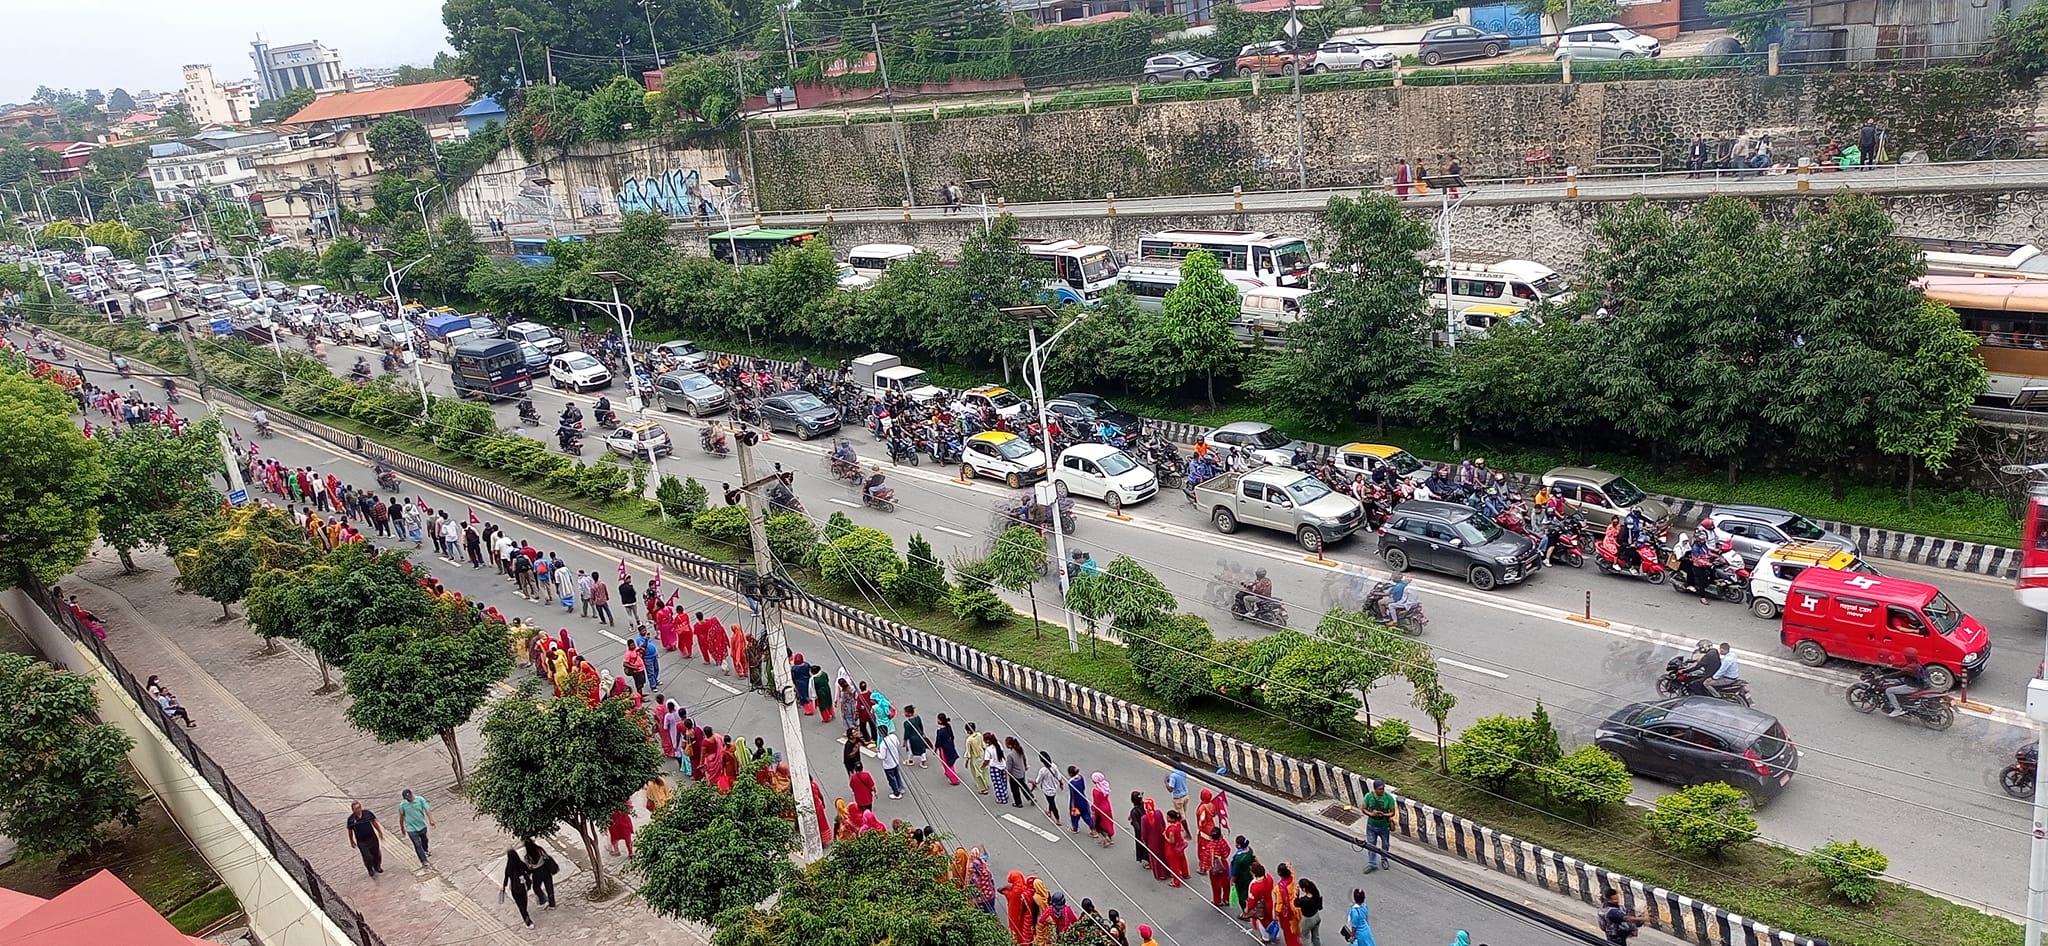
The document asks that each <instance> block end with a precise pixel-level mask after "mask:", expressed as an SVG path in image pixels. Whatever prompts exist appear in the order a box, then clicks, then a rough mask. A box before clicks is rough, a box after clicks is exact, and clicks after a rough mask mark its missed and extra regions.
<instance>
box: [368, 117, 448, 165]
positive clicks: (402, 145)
mask: <svg viewBox="0 0 2048 946" xmlns="http://www.w3.org/2000/svg"><path fill="white" fill-rule="evenodd" d="M369 140H370V159H371V160H372V161H375V162H376V163H377V167H379V168H381V169H383V170H385V171H396V172H399V173H405V172H409V171H419V170H425V169H431V168H433V166H434V140H433V138H431V137H429V136H428V135H427V126H425V125H422V124H420V122H419V119H417V118H413V117H410V116H407V115H390V116H386V117H384V118H381V119H378V120H377V123H376V124H374V125H371V126H370V134H369Z"/></svg>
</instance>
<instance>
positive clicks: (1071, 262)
mask: <svg viewBox="0 0 2048 946" xmlns="http://www.w3.org/2000/svg"><path fill="white" fill-rule="evenodd" d="M1017 245H1018V247H1019V248H1020V249H1022V250H1023V251H1024V252H1026V253H1029V254H1031V255H1032V256H1034V257H1036V258H1038V259H1042V260H1045V261H1046V262H1047V263H1048V264H1050V265H1051V266H1052V280H1051V281H1049V282H1047V283H1046V291H1047V292H1048V293H1049V294H1050V295H1051V296H1052V299H1053V301H1054V302H1059V303H1066V302H1079V303H1082V304H1084V305H1087V304H1093V303H1095V302H1099V301H1101V300H1102V291H1103V290H1105V289H1108V288H1109V287H1111V286H1114V285H1116V283H1117V270H1118V268H1119V264H1120V263H1121V260H1119V259H1117V255H1116V251H1115V250H1112V249H1110V248H1109V247H1106V246H1096V245H1094V244H1090V243H1081V242H1079V241H1076V240H1037V239H1032V240H1019V241H1017Z"/></svg>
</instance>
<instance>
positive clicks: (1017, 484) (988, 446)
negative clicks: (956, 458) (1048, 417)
mask: <svg viewBox="0 0 2048 946" xmlns="http://www.w3.org/2000/svg"><path fill="white" fill-rule="evenodd" d="M977 476H986V477H989V478H991V479H998V480H1002V481H1003V485H1005V486H1008V487H1010V488H1011V489H1021V488H1023V487H1024V486H1025V485H1026V484H1029V483H1036V482H1038V481H1039V480H1042V479H1044V478H1045V453H1044V452H1043V451H1041V450H1039V449H1038V448H1037V447H1035V446H1033V445H1032V444H1031V441H1029V440H1026V439H1024V438H1022V437H1019V436H1017V435H1016V434H1013V433H1009V432H1006V431H1000V430H991V431H988V432H986V433H979V434H975V435H974V436H972V437H969V438H967V443H966V444H964V445H963V446H962V447H961V449H960V478H961V479H963V480H971V479H974V478H975V477H977Z"/></svg>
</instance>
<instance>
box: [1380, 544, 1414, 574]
mask: <svg viewBox="0 0 2048 946" xmlns="http://www.w3.org/2000/svg"><path fill="white" fill-rule="evenodd" d="M1382 557H1383V558H1385V559H1386V560H1387V568H1389V569H1391V570H1393V571H1397V572H1405V571H1407V570H1408V553H1407V552H1403V551H1401V550H1400V549H1398V548H1391V549H1388V550H1387V553H1386V555H1384V556H1382Z"/></svg>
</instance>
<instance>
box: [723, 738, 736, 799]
mask: <svg viewBox="0 0 2048 946" xmlns="http://www.w3.org/2000/svg"><path fill="white" fill-rule="evenodd" d="M719 738H720V739H721V741H720V743H719V748H718V751H719V753H720V754H721V755H722V756H723V758H722V759H721V760H720V763H719V764H720V766H721V768H720V769H719V776H718V793H719V794H721V795H723V794H725V793H726V792H729V791H732V785H733V783H734V782H737V781H739V778H740V757H739V753H736V752H734V751H732V745H731V740H730V739H729V738H727V737H723V736H721V737H719Z"/></svg>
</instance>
